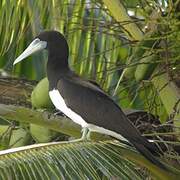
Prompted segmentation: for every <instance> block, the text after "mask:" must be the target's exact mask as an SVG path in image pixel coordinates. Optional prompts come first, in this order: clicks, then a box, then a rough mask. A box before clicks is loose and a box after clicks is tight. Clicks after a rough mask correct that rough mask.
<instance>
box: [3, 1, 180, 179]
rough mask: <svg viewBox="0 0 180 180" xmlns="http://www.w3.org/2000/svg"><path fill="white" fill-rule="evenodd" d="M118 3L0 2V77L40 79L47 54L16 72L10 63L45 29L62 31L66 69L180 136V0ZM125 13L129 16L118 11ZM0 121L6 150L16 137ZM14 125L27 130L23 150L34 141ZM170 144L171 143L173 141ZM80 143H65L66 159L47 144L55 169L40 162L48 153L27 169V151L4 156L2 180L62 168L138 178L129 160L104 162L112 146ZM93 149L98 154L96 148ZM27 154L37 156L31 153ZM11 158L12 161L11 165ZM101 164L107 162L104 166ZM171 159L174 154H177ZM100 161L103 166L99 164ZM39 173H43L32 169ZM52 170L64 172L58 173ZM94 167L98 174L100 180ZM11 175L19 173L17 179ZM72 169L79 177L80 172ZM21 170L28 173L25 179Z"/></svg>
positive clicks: (41, 55) (39, 175)
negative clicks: (67, 50)
mask: <svg viewBox="0 0 180 180" xmlns="http://www.w3.org/2000/svg"><path fill="white" fill-rule="evenodd" d="M120 2H121V1H118V0H114V1H107V0H101V1H100V0H99V1H94V0H92V1H87V0H82V1H73V0H53V1H50V0H49V1H47V0H40V1H35V0H26V1H22V0H17V1H14V0H2V1H1V2H0V16H1V19H0V44H1V47H0V68H1V69H0V73H1V74H2V75H4V74H5V75H6V74H7V73H8V74H10V75H13V76H21V77H26V78H28V79H36V80H40V79H42V78H43V77H45V74H46V73H45V72H46V69H45V67H46V62H47V56H46V54H42V53H39V54H36V55H34V56H33V57H29V60H27V61H24V62H22V63H21V64H18V65H17V66H16V67H15V68H14V69H13V68H12V62H13V61H14V59H15V57H17V56H18V55H19V54H20V53H21V52H22V51H23V49H25V47H27V45H28V44H29V42H30V41H31V40H32V39H33V37H35V36H36V35H37V34H38V33H39V32H41V31H43V30H44V29H56V30H58V31H61V32H62V33H64V35H65V36H66V38H67V40H68V43H69V46H70V57H69V64H70V66H71V67H72V68H73V69H74V70H75V71H76V72H77V73H78V74H80V75H82V76H85V77H87V78H90V79H94V80H96V81H97V82H98V83H99V84H100V85H101V86H102V88H103V89H104V90H106V91H107V92H108V94H110V95H111V96H112V98H113V99H114V100H115V101H116V102H117V103H118V104H119V105H120V106H121V107H123V108H133V109H143V110H146V111H148V112H151V113H153V114H155V115H158V116H159V117H160V120H161V122H165V125H164V126H166V123H168V121H170V122H173V124H170V125H171V127H172V128H171V131H173V132H170V133H172V134H176V136H177V137H179V127H180V125H179V113H178V112H179V92H178V89H179V68H180V66H179V45H180V44H179V42H180V41H179V38H180V32H179V16H180V14H179V11H178V9H179V1H178V0H175V1H166V0H161V1H152V0H146V1H141V0H136V1H134V0H126V1H123V4H121V3H120ZM124 7H125V8H124ZM125 9H126V10H127V12H129V14H131V16H130V15H128V14H127V13H126V11H124V10H125ZM119 10H120V12H119ZM124 17H125V18H124ZM123 18H124V19H123ZM129 27H134V28H129ZM135 29H136V30H135ZM3 123H4V120H2V119H0V124H1V125H0V140H1V142H2V143H1V145H3V148H4V147H8V143H7V139H8V141H10V139H11V133H12V132H13V133H12V136H14V135H15V133H14V130H13V128H12V129H11V126H10V131H9V128H8V125H9V124H8V123H6V125H4V124H3ZM19 126H20V127H21V128H23V130H24V129H25V130H26V131H27V132H28V133H25V134H27V135H24V136H26V137H27V138H26V137H25V140H24V139H23V142H24V145H26V144H31V143H33V141H34V139H36V138H32V137H30V133H31V132H30V133H29V131H31V129H32V128H31V129H30V130H29V126H28V125H27V124H22V123H21V124H17V123H16V124H15V127H19ZM21 128H20V130H19V131H17V134H18V136H17V137H22V136H21V134H22V133H23V134H24V131H23V130H22V129H21ZM39 131H40V130H39ZM174 131H175V132H174ZM48 132H49V131H48ZM32 134H33V133H31V135H32ZM162 134H163V135H164V136H168V135H167V134H168V133H160V136H158V138H159V139H161V137H162ZM14 139H16V140H15V141H14V143H15V144H16V141H17V142H20V141H19V140H18V139H17V138H14ZM21 140H22V139H21ZM173 143H174V144H176V143H175V142H171V144H173ZM19 145H20V144H19ZM21 145H22V144H21ZM81 145H82V146H83V147H84V148H83V150H82V149H81V148H82V147H81V146H79V144H76V145H75V144H73V145H70V144H69V145H67V146H68V148H69V149H68V150H69V151H68V155H69V156H68V157H66V147H64V146H62V147H58V148H60V149H59V150H57V149H56V148H55V147H53V149H52V151H53V153H54V154H53V155H54V156H53V160H54V161H56V160H57V159H56V156H58V158H60V159H62V161H56V162H57V163H58V165H60V166H56V165H57V164H55V163H54V164H53V163H52V161H51V160H52V159H51V157H52V156H51V155H52V154H51V155H50V156H49V157H48V158H47V159H46V158H45V156H44V154H43V153H46V152H43V153H42V154H41V153H39V154H38V156H37V157H35V156H33V158H32V159H31V160H32V164H30V165H28V163H27V162H31V160H30V158H31V155H32V154H31V153H30V155H28V157H27V159H26V160H25V161H23V159H25V158H26V156H27V153H26V151H24V152H23V153H20V154H16V155H15V156H14V154H12V155H10V156H12V159H11V160H9V159H8V158H9V157H8V156H7V157H2V158H7V159H3V161H2V162H3V163H1V166H0V167H1V168H2V171H1V172H2V174H0V175H1V176H2V178H7V177H13V178H16V179H18V178H19V177H21V178H29V179H33V178H35V175H37V177H41V176H43V178H46V179H50V178H52V177H53V178H55V179H56V177H57V176H61V177H62V178H63V177H64V172H66V171H68V172H69V173H70V176H74V177H78V178H84V177H85V176H84V174H83V172H86V173H87V174H88V175H90V177H92V178H95V179H98V178H99V177H101V175H105V176H106V177H110V176H112V175H113V174H114V173H115V174H118V176H119V177H121V178H122V179H123V178H124V179H128V178H130V176H129V175H128V174H131V175H132V176H133V177H134V176H135V175H136V177H137V178H136V179H138V178H141V177H140V176H139V173H138V172H137V171H134V170H132V172H130V169H129V168H130V167H132V166H131V163H129V162H127V161H126V160H124V159H121V160H120V159H118V162H119V161H120V162H119V163H120V164H115V163H114V162H115V161H116V160H117V159H116V160H115V159H114V161H112V160H111V159H110V157H111V156H112V157H114V156H113V153H114V151H115V149H114V148H113V149H112V151H113V152H112V151H111V150H110V149H109V150H107V149H104V146H105V145H102V144H100V145H98V144H96V145H95V146H93V144H89V143H87V144H81ZM71 146H72V147H73V148H75V149H76V150H77V151H75V150H74V149H73V148H71ZM89 146H93V149H89ZM99 146H101V147H100V149H101V148H102V149H103V150H102V149H101V151H99V150H98V149H96V148H99ZM80 147H81V148H80ZM56 150H57V151H56ZM33 151H34V152H33V153H35V155H37V154H36V150H35V149H34V150H33ZM52 151H51V150H50V151H48V152H49V153H51V152H52ZM84 151H85V152H84ZM97 151H98V153H100V154H101V156H100V157H99V156H97V154H96V153H97ZM107 151H111V153H112V154H111V155H110V156H108V157H105V155H106V154H103V152H107ZM37 153H38V152H37ZM61 153H62V154H61ZM83 153H85V154H86V153H87V154H88V153H89V154H90V157H91V158H89V160H90V161H91V163H90V162H87V159H85V157H82V159H81V160H80V159H78V157H79V156H80V155H82V154H83ZM74 154H75V155H77V156H74ZM87 154H86V157H87ZM89 154H88V155H89ZM107 154H108V152H107ZM21 155H22V157H21ZM63 155H64V156H63ZM118 155H119V154H118ZM112 157H111V158H112ZM38 158H39V159H38ZM73 158H75V159H73ZM100 158H101V159H100ZM103 158H104V159H103ZM114 158H117V156H115V157H114ZM119 158H120V156H119ZM15 159H18V161H16V162H13V161H14V160H15ZM19 159H20V161H19ZM105 159H106V160H107V159H108V160H107V161H108V164H106V161H105ZM175 159H178V157H177V156H176V157H175ZM36 160H37V163H35V161H36ZM70 160H72V161H75V162H76V163H78V164H77V167H74V165H73V164H72V163H71V161H70ZM64 161H66V163H67V164H68V162H69V163H71V164H69V165H68V168H65V167H64V164H63V163H64ZM94 161H95V162H96V163H94ZM7 162H8V163H7ZM12 162H13V164H11V163H12ZM48 162H50V163H48ZM83 162H84V163H88V165H89V168H87V169H85V167H84V166H82V164H83ZM102 162H104V164H105V165H107V166H106V167H104V168H105V169H103V167H102V164H101V163H102ZM4 163H5V164H4ZM6 163H7V164H8V165H9V164H10V165H9V166H8V165H7V164H6ZM14 163H15V164H14ZM49 164H51V165H52V166H53V168H51V166H49ZM6 165H7V166H8V167H7V166H6ZM44 165H46V167H45V170H44V169H43V168H42V167H43V166H44ZM70 165H72V166H70ZM83 167H84V168H83ZM6 168H7V169H6ZM38 168H39V169H41V170H42V173H41V172H39V171H38V172H37V171H36V170H37V169H38ZM46 168H47V169H46ZM58 168H61V170H62V171H58ZM76 168H77V169H76ZM81 168H82V169H81ZM111 168H112V169H113V170H112V169H111ZM116 168H117V169H118V172H117V169H116ZM97 169H98V170H99V172H101V173H99V174H98V175H97V174H96V172H97ZM109 169H111V170H112V171H110V170H109ZM32 170H33V171H32ZM46 170H47V171H46ZM16 171H18V172H19V174H16V173H15V172H16ZM78 171H79V172H81V173H80V174H79V175H78V174H77V172H78ZM23 172H30V173H27V174H23ZM11 173H12V174H11ZM34 173H35V174H34ZM47 173H49V174H47ZM59 173H62V174H59ZM42 174H43V175H42ZM98 176H99V177H98ZM64 178H65V179H66V178H67V177H64Z"/></svg>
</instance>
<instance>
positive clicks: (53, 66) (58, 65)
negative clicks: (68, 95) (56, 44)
mask: <svg viewBox="0 0 180 180" xmlns="http://www.w3.org/2000/svg"><path fill="white" fill-rule="evenodd" d="M67 58H68V57H62V56H51V54H49V57H48V62H47V77H48V80H49V88H50V89H53V88H54V87H56V85H57V82H58V80H59V79H61V78H63V77H64V76H66V74H68V73H69V72H70V71H71V70H70V69H69V66H68V59H67Z"/></svg>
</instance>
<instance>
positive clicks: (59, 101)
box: [49, 89, 87, 127]
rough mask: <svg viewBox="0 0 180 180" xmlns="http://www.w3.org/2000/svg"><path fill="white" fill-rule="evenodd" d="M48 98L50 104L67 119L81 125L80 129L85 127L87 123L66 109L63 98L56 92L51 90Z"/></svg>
mask: <svg viewBox="0 0 180 180" xmlns="http://www.w3.org/2000/svg"><path fill="white" fill-rule="evenodd" d="M49 96H50V98H51V101H52V103H53V104H54V106H55V107H56V108H57V109H58V110H60V111H61V112H63V113H64V114H65V115H66V116H67V117H69V118H70V119H71V120H73V121H74V122H75V123H77V124H79V125H81V126H82V127H87V123H86V122H85V121H84V119H83V118H82V117H81V116H80V115H78V114H77V113H75V112H74V111H72V110H71V109H70V108H68V107H67V105H66V103H65V101H64V99H63V97H62V96H61V94H60V93H59V91H58V90H56V89H53V90H52V91H49Z"/></svg>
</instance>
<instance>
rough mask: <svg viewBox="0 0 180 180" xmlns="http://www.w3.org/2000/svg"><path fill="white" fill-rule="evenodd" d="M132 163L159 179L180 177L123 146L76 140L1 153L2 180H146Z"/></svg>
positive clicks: (115, 143) (0, 173)
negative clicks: (147, 169) (147, 170)
mask: <svg viewBox="0 0 180 180" xmlns="http://www.w3.org/2000/svg"><path fill="white" fill-rule="evenodd" d="M129 160H131V161H129ZM132 160H133V161H134V162H137V163H139V164H141V165H144V166H145V167H148V168H149V169H150V170H151V173H152V175H153V176H155V177H156V178H157V179H162V178H163V179H168V178H171V179H176V178H177V177H178V175H175V174H172V173H169V172H166V171H164V170H161V169H159V168H158V167H156V166H154V165H152V164H151V163H150V162H149V161H147V160H146V159H144V158H143V157H142V156H141V155H140V154H138V153H137V152H136V151H134V150H133V149H132V148H131V147H129V146H125V145H123V144H121V143H119V142H114V141H99V142H88V141H85V142H82V141H78V140H75V141H71V142H53V143H47V144H36V145H31V146H26V147H20V148H14V149H9V150H5V151H1V152H0V179H18V180H19V179H21V180H23V179H25V180H27V179H102V178H106V179H111V178H113V177H114V178H115V177H116V178H120V179H132V177H133V179H137V180H138V179H145V176H144V177H143V176H142V174H141V175H140V172H139V171H138V170H137V168H135V164H133V163H132Z"/></svg>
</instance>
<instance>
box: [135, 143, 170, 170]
mask: <svg viewBox="0 0 180 180" xmlns="http://www.w3.org/2000/svg"><path fill="white" fill-rule="evenodd" d="M133 145H134V147H135V148H136V149H137V150H138V151H139V152H140V153H141V154H142V155H143V156H144V157H145V158H146V159H148V160H149V161H150V162H152V163H153V164H155V165H157V166H158V167H160V168H162V169H164V170H168V169H167V167H166V166H165V165H164V164H163V163H162V162H160V161H159V160H158V159H157V158H156V157H155V156H153V154H152V153H151V152H150V151H149V150H148V149H147V148H146V147H145V146H144V145H143V144H139V143H133Z"/></svg>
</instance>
